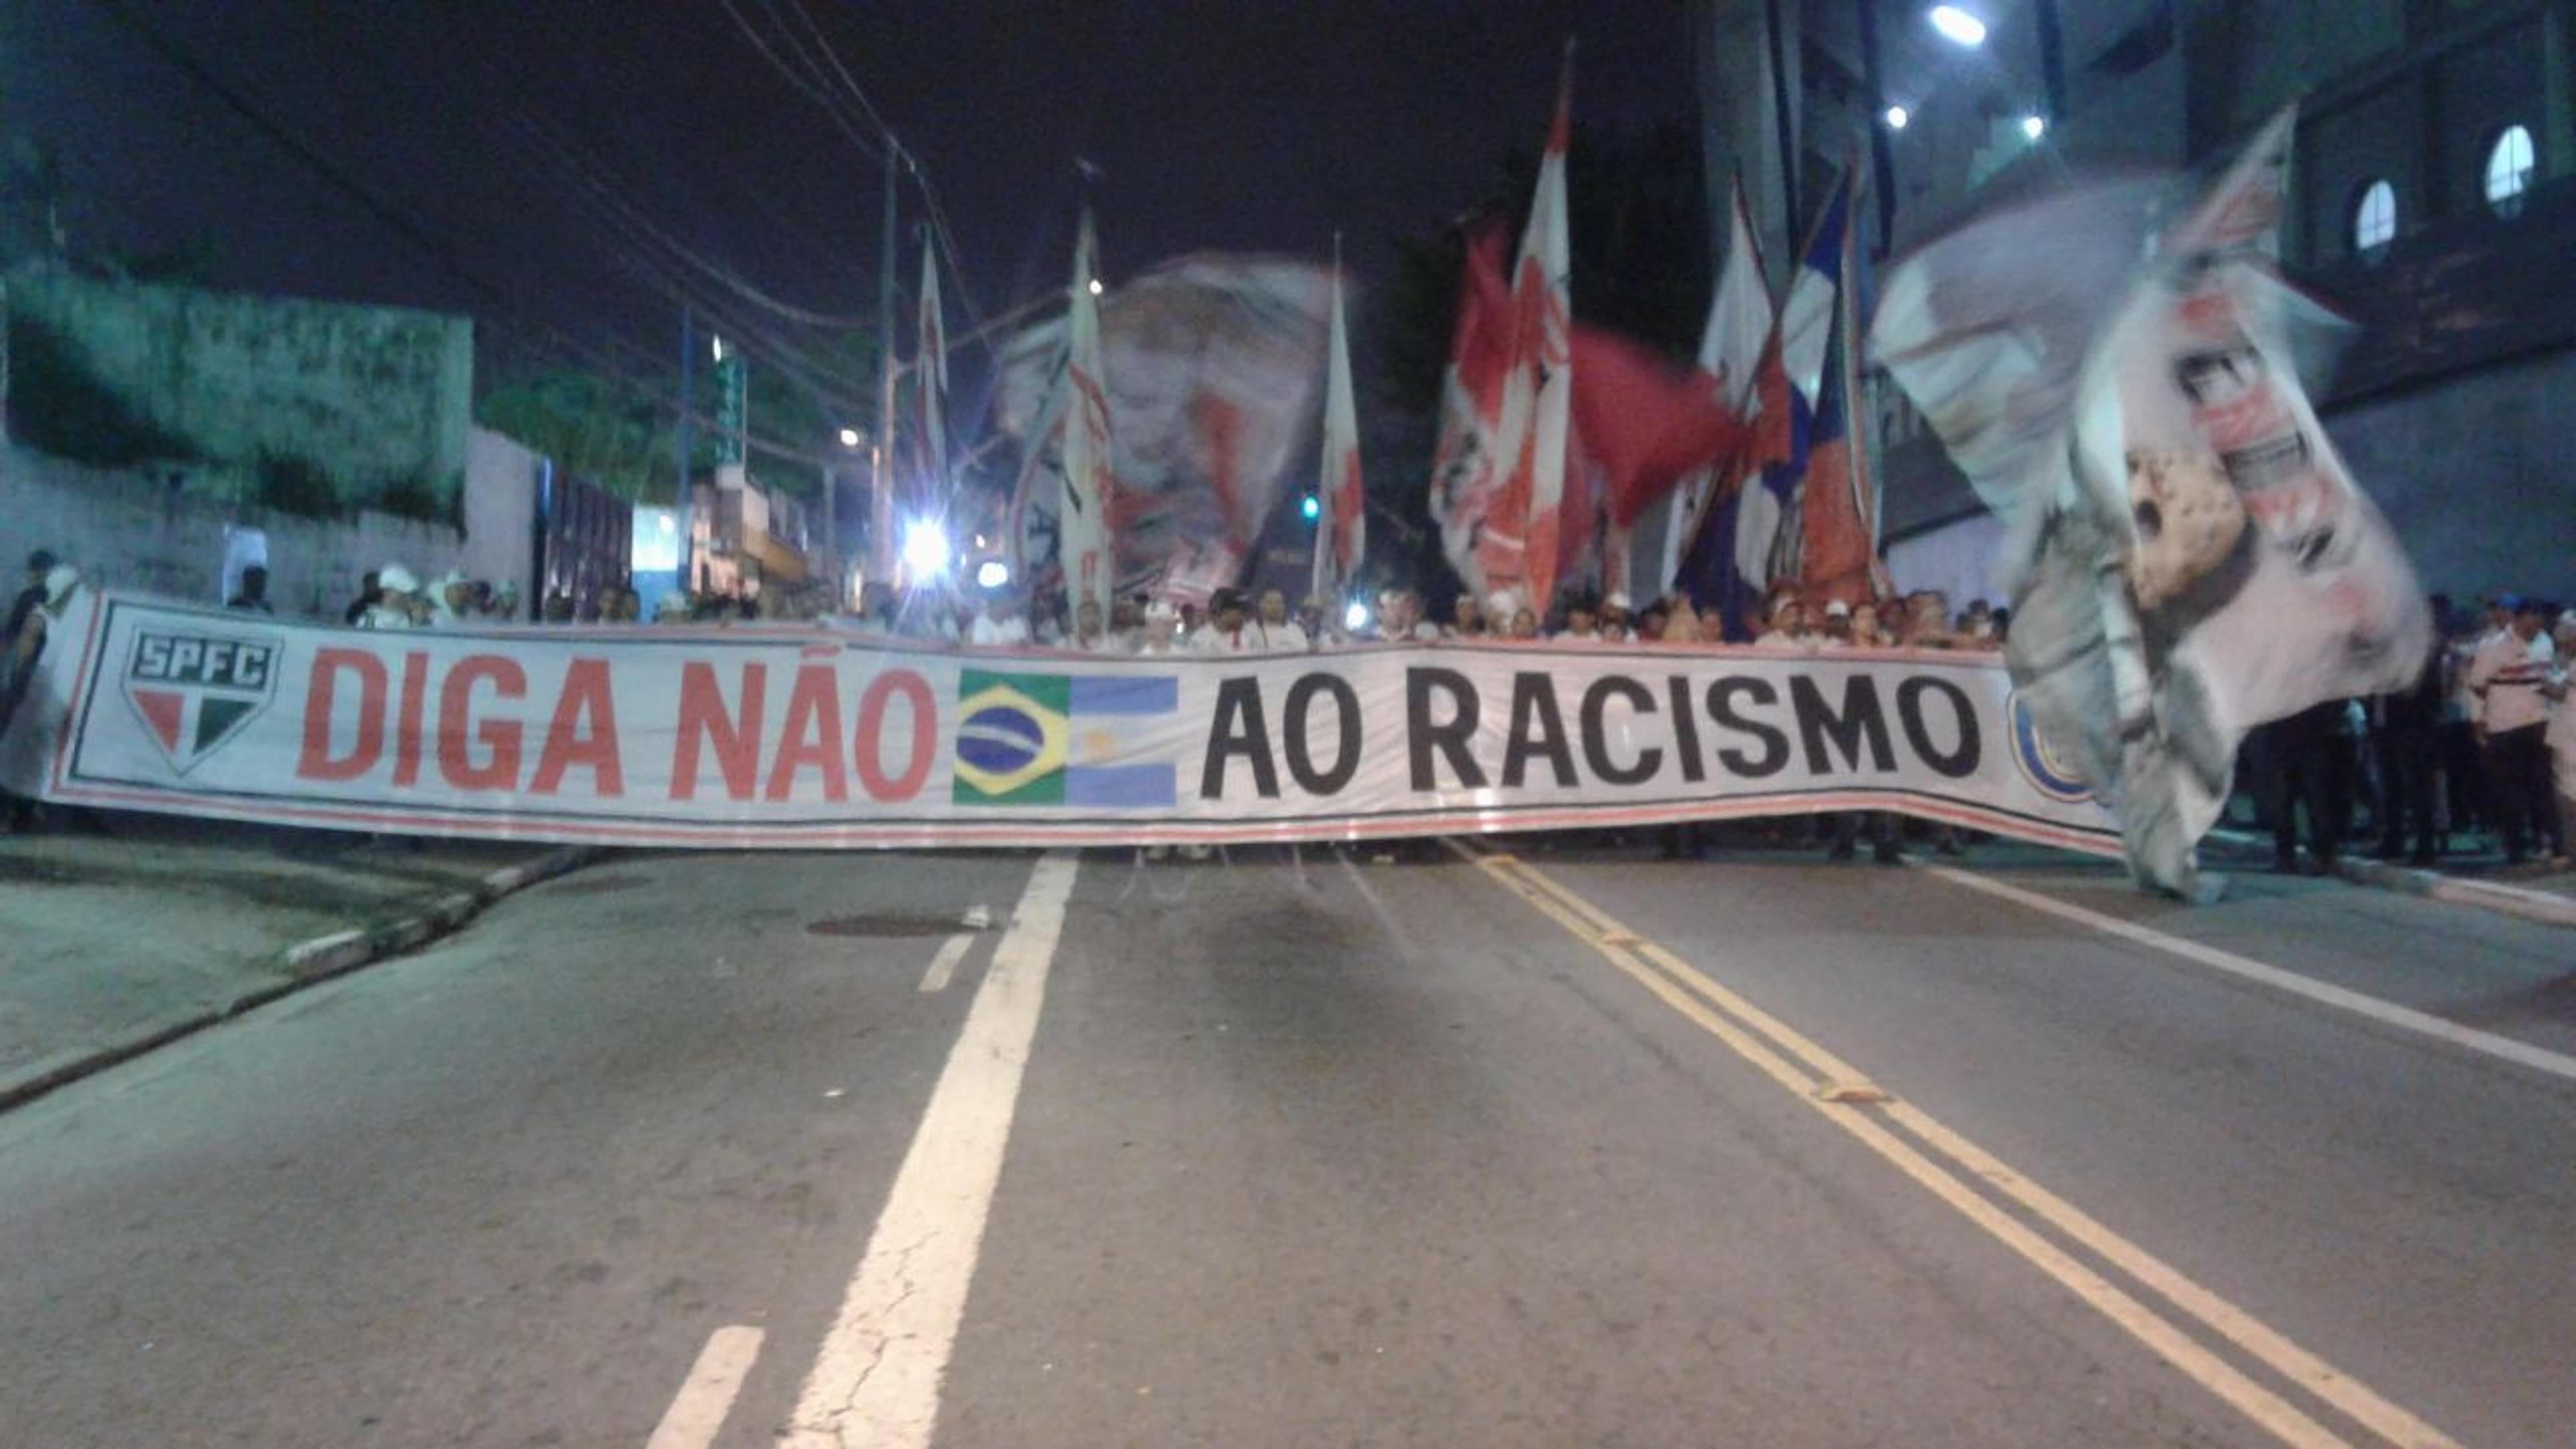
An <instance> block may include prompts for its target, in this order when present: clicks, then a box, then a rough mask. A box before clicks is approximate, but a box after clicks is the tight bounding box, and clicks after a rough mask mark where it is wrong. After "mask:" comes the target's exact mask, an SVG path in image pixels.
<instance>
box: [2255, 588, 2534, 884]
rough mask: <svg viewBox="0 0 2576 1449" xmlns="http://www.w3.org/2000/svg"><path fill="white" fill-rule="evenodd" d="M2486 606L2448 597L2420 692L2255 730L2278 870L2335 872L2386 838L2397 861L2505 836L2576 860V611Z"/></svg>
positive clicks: (2506, 850)
mask: <svg viewBox="0 0 2576 1449" xmlns="http://www.w3.org/2000/svg"><path fill="white" fill-rule="evenodd" d="M2483 605H2484V606H2483V608H2482V609H2481V610H2478V611H2475V612H2470V611H2463V610H2455V609H2454V608H2453V607H2452V605H2451V601H2450V600H2449V599H2447V598H2444V597H2441V596H2438V595H2437V596H2436V597H2435V598H2434V599H2433V600H2432V609H2433V616H2434V619H2435V622H2436V625H2437V631H2436V639H2435V643H2434V646H2433V650H2432V653H2431V655H2430V657H2429V658H2427V659H2426V660H2425V663H2424V668H2423V671H2422V673H2421V674H2420V675H2419V676H2418V677H2417V680H2416V682H2415V684H2414V686H2413V687H2411V688H2409V689H2405V690H2401V691H2399V692H2397V693H2394V694H2387V695H2382V696H2380V697H2378V698H2376V699H2369V700H2329V701H2327V702H2325V703H2323V704H2320V705H2317V706H2315V707H2313V708H2310V709H2306V710H2302V711H2301V712H2299V713H2297V714H2294V715H2291V716H2289V717H2288V718H2286V719H2282V720H2277V721H2274V722H2273V723H2271V724H2268V725H2265V726H2263V727H2262V728H2261V729H2259V730H2256V731H2255V732H2254V735H2253V737H2252V738H2251V739H2250V740H2248V742H2247V749H2246V752H2245V755H2244V764H2245V767H2246V769H2247V771H2248V772H2249V774H2250V775H2251V780H2250V784H2251V785H2252V789H2251V790H2250V791H2248V793H2249V794H2250V795H2252V797H2253V798H2254V800H2255V802H2256V805H2257V809H2258V821H2259V822H2260V823H2262V824H2265V825H2268V826H2269V827H2270V829H2271V832H2272V841H2273V863H2274V866H2275V868H2276V869H2279V870H2283V871H2294V870H2298V869H2301V868H2309V869H2316V870H2332V869H2334V868H2335V866H2336V865H2337V863H2338V862H2339V860H2340V858H2341V856H2342V853H2343V851H2344V849H2345V846H2346V844H2347V843H2348V842H2350V841H2352V840H2354V839H2355V838H2361V839H2364V840H2367V839H2369V837H2371V836H2373V835H2375V836H2376V837H2377V839H2376V842H2375V844H2376V853H2377V855H2378V857H2379V858H2380V859H2382V860H2390V861H2394V860H2400V859H2403V860H2406V861H2408V862H2409V863H2411V864H2414V865H2419V866H2429V865H2434V864H2437V863H2438V862H2439V861H2441V860H2442V859H2443V858H2444V857H2445V856H2449V855H2455V854H2461V853H2468V852H2483V851H2484V850H2486V849H2488V848H2489V847H2490V846H2492V847H2493V848H2496V849H2500V850H2501V851H2502V852H2503V854H2504V858H2505V861H2506V863H2507V864H2508V865H2523V864H2527V863H2533V862H2540V861H2546V862H2548V863H2550V864H2552V865H2554V866H2556V867H2557V868H2559V869H2565V868H2567V866H2568V863H2569V860H2568V857H2569V843H2570V841H2571V839H2576V698H2571V697H2570V693H2569V683H2570V673H2571V668H2576V609H2571V608H2564V607H2561V606H2560V605H2558V604H2555V603H2552V602H2550V601H2548V600H2546V599H2541V598H2536V597H2531V596H2527V595H2516V594H2495V595H2490V596H2489V597H2488V598H2486V599H2485V600H2484V601H2483ZM2302 827H2304V830H2303V828H2302ZM2302 834H2304V836H2305V841H2306V846H2307V855H2306V857H2305V858H2304V859H2302V857H2301V855H2300V851H2299V847H2300V843H2301V836H2302Z"/></svg>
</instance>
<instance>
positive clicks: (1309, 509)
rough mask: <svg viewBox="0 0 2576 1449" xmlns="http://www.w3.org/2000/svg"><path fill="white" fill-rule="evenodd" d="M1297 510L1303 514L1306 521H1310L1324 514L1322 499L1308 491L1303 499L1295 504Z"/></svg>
mask: <svg viewBox="0 0 2576 1449" xmlns="http://www.w3.org/2000/svg"><path fill="white" fill-rule="evenodd" d="M1297 511H1298V512H1299V513H1301V514H1303V515H1305V519H1306V521H1307V522H1308V523H1312V522H1314V521H1315V520H1316V519H1318V518H1321V517H1323V516H1324V504H1323V500H1322V499H1319V498H1317V497H1316V496H1315V495H1314V494H1312V493H1309V494H1307V495H1306V498H1305V501H1304V502H1302V503H1299V504H1298V505H1297Z"/></svg>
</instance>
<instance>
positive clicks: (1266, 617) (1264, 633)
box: [1252, 589, 1313, 654]
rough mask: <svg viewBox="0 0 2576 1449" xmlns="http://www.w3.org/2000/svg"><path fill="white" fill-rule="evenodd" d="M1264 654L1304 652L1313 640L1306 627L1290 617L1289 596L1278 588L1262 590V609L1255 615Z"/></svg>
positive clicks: (1254, 626) (1255, 624) (1256, 627)
mask: <svg viewBox="0 0 2576 1449" xmlns="http://www.w3.org/2000/svg"><path fill="white" fill-rule="evenodd" d="M1252 624H1253V628H1254V629H1256V630H1258V631H1259V632H1260V635H1261V652H1262V653H1264V654H1303V653H1305V652H1307V648H1308V646H1309V645H1310V644H1311V643H1312V642H1313V640H1312V638H1311V636H1309V635H1308V634H1307V633H1306V630H1305V627H1304V626H1303V625H1301V624H1299V623H1298V622H1297V621H1296V620H1294V619H1291V618H1289V617H1288V596H1287V595H1286V594H1284V593H1282V592H1280V591H1279V590H1277V589H1263V590H1262V591H1261V610H1260V612H1259V613H1258V614H1256V615H1255V616H1254V617H1253V621H1252Z"/></svg>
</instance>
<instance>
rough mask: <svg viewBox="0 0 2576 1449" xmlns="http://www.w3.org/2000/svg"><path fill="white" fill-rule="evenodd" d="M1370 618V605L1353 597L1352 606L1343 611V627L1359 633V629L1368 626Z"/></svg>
mask: <svg viewBox="0 0 2576 1449" xmlns="http://www.w3.org/2000/svg"><path fill="white" fill-rule="evenodd" d="M1368 620H1369V613H1368V605H1366V604H1363V603H1361V602H1360V601H1359V600H1357V599H1353V600H1352V601H1351V606H1350V607H1349V608H1347V609H1344V610H1343V611H1342V627H1343V628H1345V629H1348V630H1350V631H1352V632H1353V633H1357V632H1358V631H1360V630H1362V629H1365V628H1367V627H1368Z"/></svg>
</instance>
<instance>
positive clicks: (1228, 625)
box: [1190, 589, 1303, 654]
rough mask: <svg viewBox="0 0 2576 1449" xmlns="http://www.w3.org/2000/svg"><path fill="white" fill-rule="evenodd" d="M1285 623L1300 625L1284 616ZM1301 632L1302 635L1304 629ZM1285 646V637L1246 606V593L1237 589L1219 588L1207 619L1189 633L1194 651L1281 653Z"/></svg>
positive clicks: (1209, 605) (1209, 608) (1293, 627)
mask: <svg viewBox="0 0 2576 1449" xmlns="http://www.w3.org/2000/svg"><path fill="white" fill-rule="evenodd" d="M1282 623H1283V624H1285V626H1286V627H1287V628H1290V629H1295V628H1296V627H1297V626H1296V625H1294V624H1286V621H1285V620H1284V619H1283V620H1282ZM1299 632H1300V634H1301V636H1302V634H1303V631H1302V630H1301V631H1299ZM1286 647H1287V646H1286V641H1285V639H1284V638H1282V637H1281V636H1280V635H1279V634H1277V633H1276V632H1275V631H1274V630H1272V629H1271V628H1269V627H1268V626H1266V625H1265V624H1264V623H1263V622H1262V621H1261V620H1259V619H1256V618H1253V617H1252V616H1251V614H1250V612H1249V611H1247V610H1246V609H1245V608H1244V607H1243V594H1242V593H1241V591H1239V590H1236V589H1219V590H1217V593H1216V597H1215V598H1214V599H1212V600H1210V601H1209V603H1208V621H1207V622H1206V623H1205V624H1202V625H1200V626H1199V631H1198V632H1197V633H1195V634H1193V635H1191V636H1190V652H1191V653H1193V654H1278V653H1283V652H1285V650H1286Z"/></svg>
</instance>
